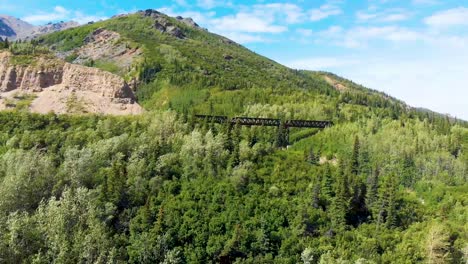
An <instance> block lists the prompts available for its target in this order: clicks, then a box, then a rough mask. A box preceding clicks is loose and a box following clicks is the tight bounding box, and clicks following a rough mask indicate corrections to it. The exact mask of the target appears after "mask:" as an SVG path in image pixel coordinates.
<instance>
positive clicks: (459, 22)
mask: <svg viewBox="0 0 468 264" xmlns="http://www.w3.org/2000/svg"><path fill="white" fill-rule="evenodd" d="M424 22H425V23H426V24H427V25H429V26H432V27H449V26H467V25H468V8H466V7H458V8H453V9H449V10H445V11H441V12H438V13H435V14H434V15H432V16H430V17H427V18H425V19H424Z"/></svg>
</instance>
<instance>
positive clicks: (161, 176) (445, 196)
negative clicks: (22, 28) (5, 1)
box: [0, 10, 468, 264]
mask: <svg viewBox="0 0 468 264" xmlns="http://www.w3.org/2000/svg"><path fill="white" fill-rule="evenodd" d="M0 49H2V50H1V51H0V52H1V53H0V54H1V58H2V59H1V62H0V80H1V81H0V90H2V91H4V92H3V93H0V96H1V98H0V100H4V101H6V104H5V106H6V107H8V110H7V111H0V197H2V199H0V262H1V263H291V264H293V263H294V264H295V263H350V264H351V263H353V264H354V263H465V262H466V261H467V260H468V254H467V245H468V237H467V235H466V234H468V227H467V225H466V223H467V221H468V219H467V217H468V211H467V206H466V205H467V204H468V200H467V199H468V198H467V195H466V193H468V124H467V123H466V122H463V121H460V120H455V119H452V118H449V117H447V116H445V115H440V114H437V113H434V112H430V111H425V110H421V109H415V108H412V107H410V106H408V105H407V104H405V103H404V102H402V101H400V100H398V99H396V98H393V97H391V96H389V95H387V94H384V93H381V92H378V91H374V90H370V89H367V88H365V87H363V86H361V85H359V84H356V83H354V82H352V81H350V80H346V79H343V78H341V77H339V76H337V75H334V74H332V73H327V72H311V71H302V70H293V69H289V68H287V67H285V66H283V65H280V64H278V63H276V62H274V61H272V60H270V59H268V58H265V57H263V56H260V55H258V54H256V53H255V52H252V51H250V50H248V49H246V48H244V47H242V46H241V45H239V44H237V43H235V42H233V41H231V40H229V39H227V38H225V37H223V36H219V35H216V34H212V33H210V32H209V31H207V30H206V29H203V28H201V27H200V26H199V25H197V24H196V23H195V22H194V21H193V20H191V19H189V18H182V17H169V16H167V15H165V14H162V13H160V12H157V11H155V10H144V11H139V12H136V13H133V14H127V15H119V16H115V17H113V18H111V19H109V20H106V21H100V22H97V23H92V24H87V25H83V26H80V27H75V28H71V29H67V30H63V31H60V32H54V33H51V34H46V35H43V36H40V37H38V38H37V39H34V40H32V41H27V42H22V43H5V42H0ZM82 95H89V97H84V96H82ZM38 99H40V100H41V104H39V105H40V106H42V107H43V108H41V109H48V110H45V111H37V108H36V107H37V106H38V101H37V100H38ZM57 99H59V100H63V99H65V100H64V101H63V102H59V103H58V104H57ZM86 100H89V101H92V100H97V101H102V100H105V102H107V103H108V104H104V105H103V107H101V108H99V109H101V110H99V111H95V110H93V109H92V107H88V105H90V106H93V105H92V104H85V103H83V101H86ZM121 100H123V101H124V103H126V104H124V107H128V106H129V105H134V106H141V107H142V108H144V109H145V111H141V112H142V113H141V114H139V115H125V113H123V115H119V116H116V115H114V113H113V112H112V111H109V112H106V108H112V107H113V106H112V105H110V104H111V103H115V102H117V103H119V104H121V105H122V104H123V103H122V102H121ZM134 101H135V102H134ZM76 105H78V106H80V105H81V106H80V107H75V106H76ZM53 106H57V108H54V107H53ZM51 108H52V110H54V111H55V112H58V113H61V114H57V113H52V112H51V111H49V110H50V109H51ZM77 108H78V109H77ZM59 110H63V111H59ZM83 110H87V111H83ZM31 111H34V112H39V113H42V114H38V113H30V112H31ZM85 112H87V114H83V113H85ZM44 113H45V114H44ZM63 113H65V114H63ZM75 113H80V114H75ZM105 114H108V115H105ZM109 114H110V115H109ZM197 114H211V115H226V116H229V117H236V116H247V117H270V118H278V119H281V120H283V121H285V120H291V119H305V120H329V121H333V126H331V127H327V128H325V129H314V128H289V129H286V128H285V127H283V126H279V127H267V126H251V127H249V126H240V125H239V124H238V125H234V126H233V125H231V124H216V123H212V122H208V121H207V120H199V119H197V118H196V116H195V115H197ZM286 138H289V140H288V143H289V145H288V146H287V147H284V146H285V144H284V143H285V142H284V141H285V139H286Z"/></svg>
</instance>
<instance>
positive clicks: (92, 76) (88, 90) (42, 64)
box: [0, 52, 142, 114]
mask: <svg viewBox="0 0 468 264" xmlns="http://www.w3.org/2000/svg"><path fill="white" fill-rule="evenodd" d="M12 56H13V55H11V54H10V53H9V52H2V53H0V96H1V97H3V98H8V97H11V95H13V94H17V93H27V94H34V95H35V96H36V97H37V98H36V99H35V101H39V102H40V104H36V103H35V101H33V102H32V107H31V110H33V111H35V112H49V111H54V112H56V113H68V112H70V111H68V110H69V109H66V105H67V104H71V103H76V102H70V97H71V96H73V97H74V98H77V100H78V99H79V101H80V103H81V104H82V106H83V107H82V108H83V109H84V110H86V111H84V112H96V113H102V114H137V113H140V112H141V111H142V109H141V107H140V106H139V105H138V104H137V103H136V102H135V95H134V93H133V91H132V89H131V88H130V87H129V85H128V84H127V83H126V82H125V81H124V80H123V79H122V78H121V77H119V76H117V75H115V74H112V73H109V72H105V71H102V70H100V69H97V68H89V67H85V66H82V65H76V64H70V63H66V62H64V61H61V60H57V59H51V58H39V59H37V61H35V62H34V63H31V64H30V65H27V66H24V65H14V64H13V63H12V62H11V58H12ZM42 97H47V98H51V99H54V98H55V99H57V98H59V99H61V101H60V102H55V101H54V102H47V100H44V98H42ZM0 104H1V102H0ZM96 104H100V105H96ZM41 106H42V107H41ZM44 109H46V110H47V111H45V110H44ZM96 109H99V110H96Z"/></svg>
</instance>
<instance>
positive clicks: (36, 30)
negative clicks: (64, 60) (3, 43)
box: [0, 15, 79, 40]
mask: <svg viewBox="0 0 468 264" xmlns="http://www.w3.org/2000/svg"><path fill="white" fill-rule="evenodd" d="M78 25H79V24H78V23H76V22H73V21H70V22H63V21H62V22H59V23H49V24H47V25H42V26H34V25H31V24H29V23H28V22H25V21H22V20H21V19H18V18H15V17H11V16H7V15H0V38H3V39H5V38H8V39H9V40H17V39H33V38H35V37H37V36H40V35H43V34H48V33H51V32H56V31H61V30H64V29H68V28H72V27H76V26H78Z"/></svg>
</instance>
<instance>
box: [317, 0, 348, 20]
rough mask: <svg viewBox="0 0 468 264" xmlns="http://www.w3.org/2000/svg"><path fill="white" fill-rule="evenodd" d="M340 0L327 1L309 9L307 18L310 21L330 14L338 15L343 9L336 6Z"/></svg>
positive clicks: (321, 18) (324, 17)
mask: <svg viewBox="0 0 468 264" xmlns="http://www.w3.org/2000/svg"><path fill="white" fill-rule="evenodd" d="M340 3H341V1H329V2H328V3H326V4H324V5H322V6H320V7H319V8H317V9H312V10H309V19H310V20H311V21H320V20H323V19H326V18H328V17H331V16H336V15H340V14H342V13H343V10H341V8H340V7H339V6H338V5H339V4H340Z"/></svg>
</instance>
